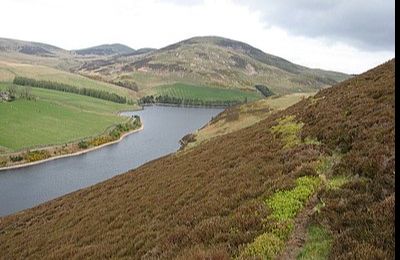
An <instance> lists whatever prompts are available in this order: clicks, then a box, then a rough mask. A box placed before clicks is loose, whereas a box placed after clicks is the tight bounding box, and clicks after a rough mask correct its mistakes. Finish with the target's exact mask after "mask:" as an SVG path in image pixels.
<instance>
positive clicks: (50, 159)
mask: <svg viewBox="0 0 400 260" xmlns="http://www.w3.org/2000/svg"><path fill="white" fill-rule="evenodd" d="M143 128H144V126H143V123H142V125H141V126H140V127H139V128H137V129H134V130H132V131H129V132H126V133H124V134H123V135H121V136H120V138H119V139H118V140H115V141H112V142H108V143H105V144H101V145H99V146H95V147H92V148H88V149H85V150H81V151H77V152H75V153H69V154H63V155H58V156H54V157H49V158H46V159H43V160H39V161H35V162H29V163H23V164H16V165H11V166H6V167H2V168H0V172H1V171H6V170H14V169H18V168H24V167H29V166H32V165H37V164H41V163H45V162H48V161H53V160H57V159H61V158H66V157H72V156H78V155H81V154H85V153H89V152H92V151H95V150H97V149H100V148H103V147H105V146H108V145H112V144H116V143H119V142H121V141H122V139H124V138H125V137H126V136H128V135H130V134H133V133H136V132H139V131H141V130H143Z"/></svg>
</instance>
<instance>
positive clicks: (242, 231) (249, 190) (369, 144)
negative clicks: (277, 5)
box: [0, 59, 395, 259]
mask: <svg viewBox="0 0 400 260" xmlns="http://www.w3.org/2000/svg"><path fill="white" fill-rule="evenodd" d="M394 67H395V62H394V59H393V60H391V61H389V62H387V63H385V64H383V65H381V66H378V67H377V68H375V69H372V70H370V71H368V72H366V73H363V74H361V75H359V76H357V77H355V78H353V79H350V80H346V81H344V82H342V83H340V84H338V85H336V86H334V87H332V88H328V89H324V90H322V91H319V92H318V93H317V94H316V95H315V96H313V97H309V98H307V99H304V100H302V101H300V102H299V103H297V104H295V105H293V106H291V107H289V108H287V109H286V110H283V111H280V112H277V113H273V114H272V115H271V116H268V117H267V118H266V119H264V120H262V121H260V122H258V123H256V124H254V125H252V126H250V127H247V128H244V129H241V130H239V131H236V132H232V133H230V134H226V135H223V136H221V137H218V138H213V139H211V140H210V141H209V142H206V143H204V144H201V145H198V146H197V147H194V148H193V149H190V150H189V151H187V152H180V153H175V154H171V155H168V156H165V157H163V158H160V159H158V160H155V161H152V162H150V163H147V164H145V165H143V166H141V167H139V168H138V169H135V170H132V171H131V172H128V173H126V174H123V175H119V176H116V177H114V178H112V179H110V180H108V181H105V182H103V183H100V184H97V185H94V186H92V187H89V188H86V189H82V190H80V191H77V192H74V193H71V194H69V195H66V196H63V197H61V198H58V199H56V200H53V201H50V202H48V203H44V204H42V205H40V206H38V207H35V208H33V209H28V210H25V211H23V212H21V213H17V214H14V215H11V216H8V217H3V218H0V251H1V252H2V254H1V258H4V259H11V258H24V257H28V256H29V257H32V258H43V257H44V256H46V257H49V258H72V257H73V258H87V257H91V258H110V257H123V258H128V257H129V258H134V259H140V258H176V257H177V258H180V259H193V258H198V259H202V258H205V257H213V258H212V259H228V258H230V257H234V256H238V257H239V258H248V257H249V256H262V257H265V258H269V257H272V258H275V257H278V256H279V257H281V258H283V259H287V258H295V257H296V256H299V257H300V258H301V257H303V258H304V259H310V257H316V258H325V257H329V258H330V259H349V258H352V259H365V258H369V259H393V258H394V249H395V243H394V241H395V240H394V205H395V200H394V192H395V180H394V179H395V175H394V165H395V153H394V148H395V144H394V130H395V127H394V123H395V118H394V105H395V97H394V91H395V85H394V80H395V72H394ZM377 238H379V239H377Z"/></svg>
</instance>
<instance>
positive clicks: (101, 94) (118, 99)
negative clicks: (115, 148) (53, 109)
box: [13, 76, 131, 104]
mask: <svg viewBox="0 0 400 260" xmlns="http://www.w3.org/2000/svg"><path fill="white" fill-rule="evenodd" d="M13 83H14V84H16V85H21V86H31V87H35V88H45V89H52V90H58V91H63V92H69V93H75V94H79V95H84V96H89V97H94V98H99V99H103V100H108V101H112V102H115V103H121V104H124V103H127V100H126V97H122V96H119V95H117V94H115V93H110V92H107V91H103V90H97V89H91V88H78V87H75V86H71V85H68V84H64V83H59V82H53V81H46V80H35V79H31V78H26V77H20V76H16V77H15V78H14V82H13ZM130 102H131V101H130V100H128V103H130Z"/></svg>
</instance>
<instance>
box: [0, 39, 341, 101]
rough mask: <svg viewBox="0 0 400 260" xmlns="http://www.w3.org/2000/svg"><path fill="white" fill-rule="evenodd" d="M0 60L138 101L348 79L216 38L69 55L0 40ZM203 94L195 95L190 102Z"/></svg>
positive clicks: (310, 86)
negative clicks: (112, 88) (187, 90)
mask: <svg viewBox="0 0 400 260" xmlns="http://www.w3.org/2000/svg"><path fill="white" fill-rule="evenodd" d="M0 60H1V61H2V62H7V63H14V64H30V65H33V66H38V65H39V66H46V67H50V68H53V69H57V70H63V71H66V72H70V73H74V74H80V75H83V76H86V77H88V78H91V79H94V80H96V81H103V82H107V83H110V84H111V85H118V86H120V87H123V88H126V89H127V90H128V91H129V92H131V93H130V95H131V96H138V97H139V98H140V97H143V96H146V95H156V96H157V95H162V94H163V93H165V91H163V90H162V88H163V87H164V86H173V85H176V84H177V85H179V86H183V85H185V86H189V87H190V86H196V87H199V88H198V91H199V92H201V91H202V90H204V88H202V87H212V88H219V89H234V90H239V91H241V96H243V95H247V94H249V96H250V97H251V96H255V95H256V96H257V98H261V97H262V96H261V94H260V93H259V91H258V90H257V89H256V88H255V85H263V86H264V87H266V88H268V89H269V91H272V93H275V94H290V93H302V92H315V91H317V90H319V89H321V88H325V87H328V86H331V85H332V84H335V83H337V82H340V81H342V80H344V79H346V78H348V77H349V75H346V74H343V73H339V72H333V71H324V70H320V69H309V68H307V67H304V66H300V65H297V64H294V63H291V62H289V61H287V60H285V59H282V58H279V57H277V56H273V55H270V54H266V53H264V52H262V51H261V50H259V49H256V48H254V47H252V46H250V45H248V44H246V43H243V42H238V41H234V40H230V39H225V38H221V37H195V38H191V39H187V40H184V41H181V42H178V43H175V44H172V45H169V46H166V47H164V48H161V49H152V48H142V49H138V50H136V51H135V50H133V49H131V48H130V47H128V46H125V45H122V44H104V45H99V46H95V47H91V48H86V49H80V50H72V51H69V50H64V49H61V48H58V47H55V46H51V45H48V44H42V43H35V42H26V41H19V40H12V39H3V38H1V39H0ZM0 76H1V75H0ZM177 91H179V89H176V90H172V92H177ZM205 92H207V90H206V91H205ZM203 96H205V94H204V93H200V95H199V97H197V96H196V97H194V98H199V99H201V98H202V97H203ZM228 96H229V93H228ZM174 97H176V98H184V97H181V96H174ZM225 99H226V97H224V98H222V100H225ZM202 101H205V100H202ZM216 101H221V100H216Z"/></svg>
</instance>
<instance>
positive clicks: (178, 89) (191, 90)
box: [156, 83, 261, 101]
mask: <svg viewBox="0 0 400 260" xmlns="http://www.w3.org/2000/svg"><path fill="white" fill-rule="evenodd" d="M156 93H157V94H158V95H168V96H173V97H178V98H183V99H200V100H205V101H216V100H217V101H225V100H228V101H231V100H239V101H243V100H244V99H245V98H247V99H248V101H253V100H256V99H259V98H261V96H260V94H259V93H257V92H255V91H254V92H249V91H240V90H238V89H219V88H211V87H205V86H194V85H188V84H182V83H176V84H173V85H166V86H159V87H157V89H156Z"/></svg>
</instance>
